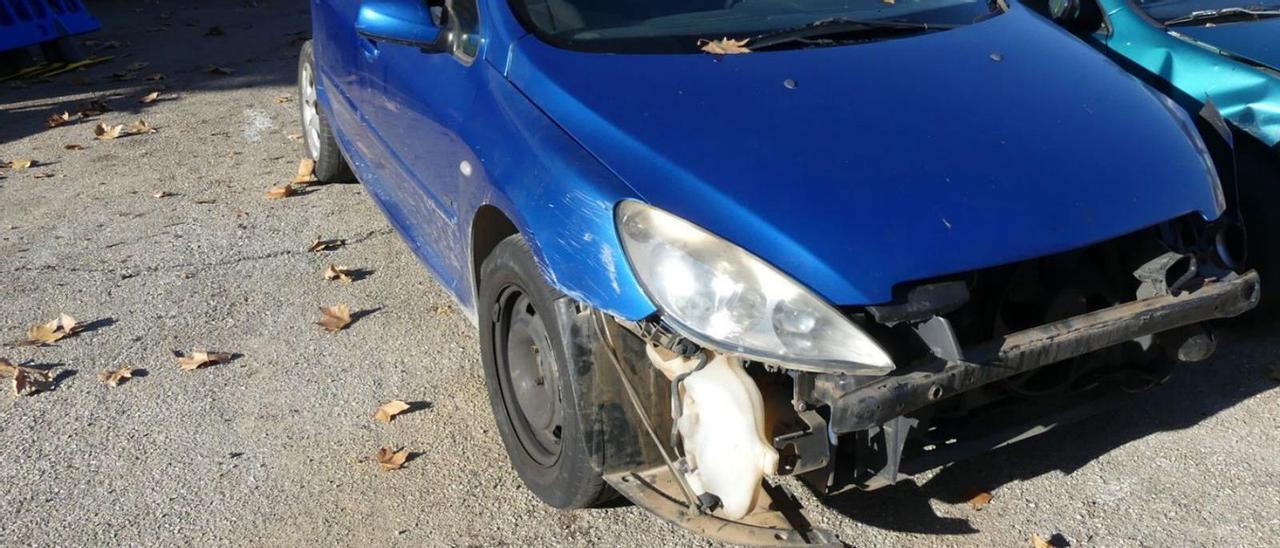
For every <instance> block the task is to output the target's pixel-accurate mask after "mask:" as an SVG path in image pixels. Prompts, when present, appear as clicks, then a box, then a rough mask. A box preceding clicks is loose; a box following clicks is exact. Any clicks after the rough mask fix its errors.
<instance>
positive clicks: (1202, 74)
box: [1095, 0, 1280, 148]
mask: <svg viewBox="0 0 1280 548" xmlns="http://www.w3.org/2000/svg"><path fill="white" fill-rule="evenodd" d="M1099 4H1100V5H1101V6H1102V10H1103V12H1104V13H1105V14H1106V16H1107V19H1108V21H1109V23H1110V25H1111V33H1110V34H1102V33H1099V34H1097V35H1095V38H1096V39H1097V40H1100V41H1101V42H1102V44H1103V45H1105V46H1106V47H1107V48H1109V49H1111V50H1113V51H1115V52H1116V53H1118V54H1120V55H1122V56H1124V57H1125V58H1128V59H1129V60H1130V61H1132V62H1134V63H1136V64H1138V65H1139V66H1141V67H1143V68H1145V69H1147V70H1148V71H1150V72H1152V73H1154V74H1155V75H1157V76H1158V77H1160V78H1162V79H1164V80H1166V81H1168V82H1169V83H1170V84H1171V85H1172V86H1173V87H1174V88H1177V89H1178V90H1179V91H1181V92H1182V93H1184V94H1185V95H1186V96H1187V97H1189V98H1190V99H1191V100H1194V101H1196V102H1198V103H1199V104H1200V105H1203V104H1204V103H1205V102H1207V101H1208V100H1209V99H1212V100H1213V103H1214V105H1215V106H1217V108H1218V110H1219V111H1220V112H1221V113H1222V115H1223V117H1225V118H1226V119H1227V120H1229V121H1230V122H1231V123H1233V124H1235V125H1236V126H1237V127H1239V128H1240V129H1242V130H1244V131H1247V132H1248V133H1250V134H1251V135H1253V136H1255V137H1257V138H1258V139H1259V140H1261V141H1262V142H1264V143H1266V144H1267V145H1268V146H1270V147H1273V148H1275V147H1280V71H1277V70H1276V69H1275V68H1274V67H1270V68H1269V67H1266V66H1260V65H1261V64H1262V63H1263V61H1261V60H1254V59H1250V58H1248V57H1247V56H1246V54H1243V53H1237V52H1234V51H1228V50H1226V49H1219V48H1220V47H1225V46H1222V45H1218V46H1215V45H1213V44H1207V43H1203V42H1200V41H1198V40H1197V39H1196V38H1194V37H1192V36H1191V35H1190V32H1188V33H1186V34H1183V33H1180V32H1178V31H1177V30H1176V29H1166V28H1165V27H1164V26H1162V25H1160V24H1159V23H1158V22H1156V21H1153V20H1152V19H1150V18H1148V17H1147V16H1146V15H1145V14H1143V13H1141V12H1140V11H1138V10H1137V8H1135V7H1134V6H1133V5H1132V4H1130V3H1129V2H1128V0H1099ZM1273 39H1274V38H1273Z"/></svg>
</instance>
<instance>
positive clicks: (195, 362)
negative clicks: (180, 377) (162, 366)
mask: <svg viewBox="0 0 1280 548" xmlns="http://www.w3.org/2000/svg"><path fill="white" fill-rule="evenodd" d="M173 355H174V357H175V358H178V367H181V368H182V370H183V371H195V370H196V369H200V368H201V367H207V366H210V365H213V364H217V363H225V362H226V361H227V360H230V359H231V354H227V353H223V352H208V351H205V350H192V351H191V352H188V353H187V355H186V356H183V355H181V354H179V353H178V352H174V353H173Z"/></svg>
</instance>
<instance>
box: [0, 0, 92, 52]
mask: <svg viewBox="0 0 1280 548" xmlns="http://www.w3.org/2000/svg"><path fill="white" fill-rule="evenodd" d="M100 28H102V24H101V23H98V20H97V19H95V18H94V17H93V15H92V14H90V13H89V9H88V8H86V7H85V6H84V3H83V2H81V1H80V0H0V52H3V51H9V50H11V49H16V48H22V47H26V46H31V45H35V44H42V43H44V42H48V41H50V40H57V39H58V38H62V37H63V36H71V35H74V34H83V33H86V32H92V31H95V30H98V29H100Z"/></svg>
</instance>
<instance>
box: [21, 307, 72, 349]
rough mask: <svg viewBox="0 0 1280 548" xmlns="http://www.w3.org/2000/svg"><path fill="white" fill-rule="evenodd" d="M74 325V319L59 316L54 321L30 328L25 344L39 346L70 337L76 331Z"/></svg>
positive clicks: (63, 315) (64, 315) (62, 315)
mask: <svg viewBox="0 0 1280 548" xmlns="http://www.w3.org/2000/svg"><path fill="white" fill-rule="evenodd" d="M76 323H77V322H76V319H75V318H72V317H71V316H68V315H66V314H60V315H58V318H57V319H56V320H50V321H49V322H47V323H42V324H40V325H36V326H32V328H31V329H30V330H28V331H27V344H30V345H37V346H40V345H46V344H50V343H54V342H58V341H60V340H62V339H65V338H67V337H70V336H71V335H74V334H75V333H76V331H78V329H77V328H78V327H79V326H78V325H76Z"/></svg>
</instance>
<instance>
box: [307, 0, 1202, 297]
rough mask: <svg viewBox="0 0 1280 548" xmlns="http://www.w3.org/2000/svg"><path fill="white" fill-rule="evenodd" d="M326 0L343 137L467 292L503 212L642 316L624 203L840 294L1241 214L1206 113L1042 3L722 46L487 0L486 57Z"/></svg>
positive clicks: (420, 248)
mask: <svg viewBox="0 0 1280 548" xmlns="http://www.w3.org/2000/svg"><path fill="white" fill-rule="evenodd" d="M315 2H316V8H315V11H316V12H317V16H316V24H317V28H316V29H315V33H314V35H315V36H316V41H317V44H316V51H317V55H318V58H319V59H320V63H321V70H320V74H321V79H322V82H323V84H324V87H325V89H324V90H323V93H322V95H321V98H322V103H323V104H324V108H325V112H326V113H327V114H328V115H329V118H330V119H331V121H332V122H333V123H334V125H335V126H336V127H337V130H338V133H339V134H340V142H341V145H342V147H343V149H344V152H345V153H346V154H347V156H348V158H349V159H350V161H351V163H352V164H353V166H352V167H353V168H354V170H355V172H356V173H357V174H358V175H359V177H360V179H361V181H362V182H363V183H364V184H365V185H366V187H368V189H369V192H370V194H371V195H372V196H373V198H374V200H375V201H376V202H378V204H379V205H380V206H381V207H382V208H383V210H384V211H385V212H386V214H387V216H388V217H389V218H390V219H391V222H392V224H393V225H395V227H396V228H397V230H398V231H399V232H400V233H401V234H402V235H403V236H404V238H405V240H406V241H407V242H408V243H409V245H410V247H411V248H412V249H413V250H414V252H415V253H417V255H418V256H419V257H421V258H422V259H423V261H424V262H425V263H426V264H427V265H428V266H429V267H430V268H431V269H432V270H433V271H434V273H435V274H436V275H437V276H438V277H439V278H440V280H441V281H442V283H443V284H444V285H445V286H446V287H447V288H449V289H450V290H451V291H452V292H453V293H454V294H455V295H456V296H457V298H458V300H459V301H460V302H461V303H463V304H464V305H465V306H467V307H474V305H475V303H474V288H473V287H472V282H471V280H472V279H473V275H474V273H473V272H472V271H471V261H472V258H471V256H470V249H471V240H470V235H471V230H472V226H471V223H472V220H473V219H474V216H475V215H476V212H477V211H479V210H480V209H481V208H482V207H486V206H492V207H496V208H498V209H500V210H501V211H503V212H504V213H505V214H506V215H507V216H508V217H510V218H511V219H512V221H513V222H514V223H515V224H516V226H517V228H518V229H519V230H520V231H521V233H522V234H523V235H524V236H525V238H526V239H528V240H529V242H530V243H531V246H532V247H533V249H534V252H535V256H536V257H537V258H538V260H539V263H540V264H541V265H542V267H543V269H544V272H545V273H546V275H547V278H548V279H549V280H550V281H551V282H552V283H553V284H554V285H556V286H557V287H559V288H560V289H562V290H564V291H565V292H567V293H568V294H570V295H573V296H575V297H577V298H579V299H581V300H583V301H585V302H587V303H589V304H591V305H593V306H597V307H600V308H602V309H604V310H606V311H609V312H611V313H614V314H616V315H618V316H621V317H624V318H627V319H638V318H641V317H644V316H646V315H648V314H650V313H652V312H653V310H654V307H653V305H652V303H650V302H649V300H648V299H647V298H646V297H645V296H644V294H643V293H642V292H641V290H640V288H639V286H638V284H637V283H636V280H635V278H634V276H633V274H632V273H631V270H630V268H629V267H628V266H627V263H626V259H625V257H624V255H623V253H622V250H621V247H620V244H619V241H618V237H617V235H616V233H615V229H614V221H613V210H614V207H615V205H616V204H617V203H618V202H619V201H620V200H623V199H628V198H637V199H642V200H646V201H648V202H650V203H653V204H654V205H657V206H659V207H662V208H664V209H667V210H669V211H672V212H674V213H676V214H679V215H681V216H683V217H685V218H687V219H689V220H691V221H693V222H695V223H697V224H699V225H701V226H703V227H706V228H708V229H710V230H711V231H713V232H715V233H716V234H719V235H720V236H722V237H725V238H726V239H728V240H730V241H733V242H735V243H737V244H738V245H740V246H742V247H744V248H746V249H747V250H749V251H751V252H753V253H755V254H756V255H758V256H760V257H762V258H764V259H765V260H767V261H769V262H771V263H773V264H774V265H776V266H778V267H779V268H781V269H782V270H783V271H785V272H787V273H788V274H790V275H791V276H793V277H795V278H796V279H798V280H799V281H801V282H802V283H804V284H805V285H807V286H809V287H810V288H812V289H814V290H815V291H817V292H818V293H819V294H820V295H822V296H823V297H825V298H826V299H828V300H829V301H831V302H833V303H835V304H838V305H859V304H873V303H880V302H885V301H888V300H890V299H891V298H892V290H893V288H894V286H895V285H897V284H901V283H904V282H909V281H914V280H921V279H926V278H931V277H935V276H939V275H944V274H949V273H955V272H962V271H966V270H971V269H975V268H982V267H987V266H993V265H997V264H1003V263H1009V262H1013V261H1018V260H1022V259H1027V258H1032V257H1036V256H1041V255H1045V254H1049V253H1054V252H1057V251H1063V250H1067V249H1072V248H1078V247H1082V246H1085V245H1088V244H1091V243H1095V242H1098V241H1102V240H1106V239H1109V238H1113V237H1116V236H1119V235H1122V234H1126V233H1129V232H1132V231H1134V230H1137V229H1140V228H1143V227H1147V226H1151V225H1154V224H1157V223H1160V222H1162V221H1165V220H1169V219H1172V218H1175V217H1179V216H1181V215H1184V214H1187V213H1193V212H1194V213H1198V214H1200V215H1201V216H1203V217H1205V218H1207V219H1212V218H1216V217H1217V216H1218V215H1219V213H1220V207H1221V206H1220V204H1219V203H1218V196H1217V189H1216V179H1215V178H1214V175H1213V174H1212V166H1210V165H1209V164H1208V161H1207V159H1206V156H1205V155H1204V154H1203V150H1202V146H1201V145H1200V143H1199V141H1198V138H1197V137H1196V134H1195V132H1194V130H1192V129H1191V127H1190V122H1189V120H1188V119H1187V118H1186V115H1185V113H1183V112H1182V111H1181V110H1180V109H1177V108H1176V107H1174V106H1172V105H1171V104H1170V103H1169V102H1168V101H1167V100H1166V99H1164V98H1163V97H1160V96H1158V95H1157V94H1155V93H1154V92H1153V91H1151V90H1150V89H1148V88H1147V87H1145V86H1144V85H1143V84H1141V83H1140V82H1139V81H1138V80H1136V79H1135V78H1133V77H1132V76H1130V75H1128V74H1127V73H1125V72H1124V71H1123V70H1121V69H1119V68H1118V67H1116V66H1114V65H1113V64H1111V63H1110V62H1109V61H1108V60H1107V59H1106V58H1105V57H1104V56H1103V55H1101V54H1100V53H1098V52H1097V51H1094V50H1093V49H1091V48H1089V47H1088V46H1087V45H1085V44H1083V43H1081V42H1080V41H1079V40H1076V39H1074V38H1073V37H1071V36H1070V35H1068V34H1067V33H1065V32H1064V31H1062V30H1060V29H1058V28H1057V27H1056V26H1054V25H1052V24H1051V23H1049V22H1047V21H1045V20H1043V19H1040V18H1039V17H1037V16H1035V15H1033V14H1031V13H1029V12H1027V11H1026V10H1024V9H1022V8H1020V7H1015V8H1014V9H1013V10H1012V11H1011V12H1009V13H1006V14H1003V15H1001V16H998V17H995V18H993V19H990V20H987V21H984V22H981V23H978V24H974V25H971V26H968V27H962V28H958V29H955V30H950V31H945V32H938V33H933V34H927V35H919V36H913V37H908V38H901V39H896V40H887V41H882V42H875V43H869V44H861V45H851V46H844V47H829V48H816V49H807V50H789V51H778V52H769V53H753V54H750V55H739V56H731V57H723V58H719V57H713V56H709V55H609V54H593V53H583V52H574V51H569V50H563V49H558V48H555V47H552V46H549V45H547V44H545V43H543V42H541V41H539V40H538V39H537V38H536V37H533V36H531V35H527V33H525V32H524V30H523V29H522V28H521V27H520V26H519V24H518V23H517V22H516V21H515V19H514V18H513V16H512V14H511V12H510V10H509V8H508V7H507V4H506V2H504V1H502V0H483V1H482V2H481V6H480V8H481V24H482V33H483V35H484V43H483V46H482V47H481V49H480V51H479V54H478V56H477V58H476V59H475V60H474V61H472V60H463V59H458V58H456V57H453V56H450V55H448V54H433V55H428V54H423V53H421V52H419V51H417V50H415V49H414V48H408V47H403V46H395V45H388V44H377V45H372V46H371V44H369V43H368V41H367V40H364V39H362V38H359V37H358V36H356V35H355V34H354V31H353V30H352V28H351V27H352V25H353V20H354V17H355V10H356V4H357V2H356V1H355V0H315ZM344 19H345V20H344ZM327 25H339V26H341V25H346V27H345V28H337V29H331V28H320V27H322V26H327ZM322 41H328V43H322ZM334 49H343V50H345V51H341V52H334V51H331V50H334ZM993 54H994V55H993ZM997 59H998V60H997ZM785 79H793V80H795V81H796V82H798V87H797V89H794V90H792V89H787V88H786V87H784V86H783V84H782V82H783V80H785ZM462 162H467V163H468V164H469V165H470V166H472V167H473V172H472V174H471V175H470V176H465V175H461V172H460V170H459V165H460V164H461V163H462Z"/></svg>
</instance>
